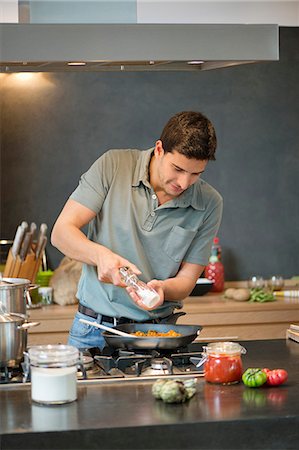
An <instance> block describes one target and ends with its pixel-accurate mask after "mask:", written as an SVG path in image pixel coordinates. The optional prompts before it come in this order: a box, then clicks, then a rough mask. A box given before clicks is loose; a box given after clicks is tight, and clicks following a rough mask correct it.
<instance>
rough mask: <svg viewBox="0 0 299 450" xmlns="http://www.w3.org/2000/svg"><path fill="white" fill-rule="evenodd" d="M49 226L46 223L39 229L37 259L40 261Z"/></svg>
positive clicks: (36, 249)
mask: <svg viewBox="0 0 299 450" xmlns="http://www.w3.org/2000/svg"><path fill="white" fill-rule="evenodd" d="M47 230H48V226H47V224H45V223H42V224H41V226H40V228H39V233H38V238H37V242H36V247H35V259H38V258H39V256H40V254H41V248H42V246H43V245H44V237H45V236H46V234H47Z"/></svg>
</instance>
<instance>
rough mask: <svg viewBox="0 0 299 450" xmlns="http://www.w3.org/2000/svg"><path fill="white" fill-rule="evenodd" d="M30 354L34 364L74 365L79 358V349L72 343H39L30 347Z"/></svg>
mask: <svg viewBox="0 0 299 450" xmlns="http://www.w3.org/2000/svg"><path fill="white" fill-rule="evenodd" d="M28 354H29V359H30V364H32V365H33V366H44V367H65V366H73V365H76V364H77V363H78V360H79V350H78V349H77V348H76V347H73V346H72V345H62V344H58V345H37V346H35V347H31V348H29V350H28Z"/></svg>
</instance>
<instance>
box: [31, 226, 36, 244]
mask: <svg viewBox="0 0 299 450" xmlns="http://www.w3.org/2000/svg"><path fill="white" fill-rule="evenodd" d="M36 229H37V226H36V223H35V222H31V224H30V231H31V233H32V241H33V240H34V234H35V232H36Z"/></svg>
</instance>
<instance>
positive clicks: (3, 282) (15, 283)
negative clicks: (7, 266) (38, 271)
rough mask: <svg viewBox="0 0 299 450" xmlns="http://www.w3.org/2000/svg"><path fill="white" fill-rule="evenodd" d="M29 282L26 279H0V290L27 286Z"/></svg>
mask: <svg viewBox="0 0 299 450" xmlns="http://www.w3.org/2000/svg"><path fill="white" fill-rule="evenodd" d="M29 284H30V280H27V278H2V277H1V278H0V290H4V289H14V288H16V287H22V286H24V287H26V286H29Z"/></svg>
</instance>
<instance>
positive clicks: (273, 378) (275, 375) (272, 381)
mask: <svg viewBox="0 0 299 450" xmlns="http://www.w3.org/2000/svg"><path fill="white" fill-rule="evenodd" d="M263 371H264V372H265V374H266V375H267V384H268V385H269V386H279V385H280V384H282V383H284V382H285V381H287V379H288V372H287V371H286V370H284V369H274V370H270V369H268V368H265V369H263Z"/></svg>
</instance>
